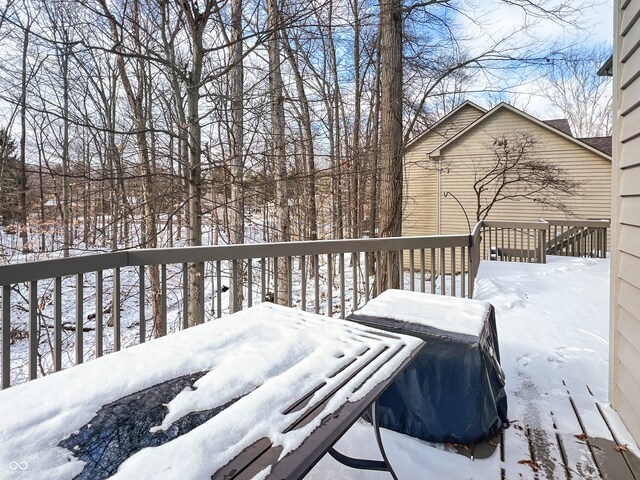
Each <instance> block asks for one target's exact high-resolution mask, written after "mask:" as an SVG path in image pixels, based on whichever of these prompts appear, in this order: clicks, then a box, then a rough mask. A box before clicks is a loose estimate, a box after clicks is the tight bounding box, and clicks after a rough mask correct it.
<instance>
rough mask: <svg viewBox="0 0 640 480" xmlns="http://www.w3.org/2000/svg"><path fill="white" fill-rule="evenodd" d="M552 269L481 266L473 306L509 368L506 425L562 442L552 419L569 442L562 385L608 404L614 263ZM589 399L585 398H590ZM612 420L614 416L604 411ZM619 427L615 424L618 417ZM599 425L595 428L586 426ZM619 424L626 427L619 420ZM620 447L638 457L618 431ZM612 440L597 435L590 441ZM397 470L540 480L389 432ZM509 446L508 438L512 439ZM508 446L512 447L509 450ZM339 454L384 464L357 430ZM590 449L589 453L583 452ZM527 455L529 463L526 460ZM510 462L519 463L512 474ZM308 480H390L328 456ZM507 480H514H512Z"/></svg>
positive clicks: (361, 428) (556, 261)
mask: <svg viewBox="0 0 640 480" xmlns="http://www.w3.org/2000/svg"><path fill="white" fill-rule="evenodd" d="M547 262H548V263H546V264H522V263H510V262H482V264H481V265H480V271H479V273H478V277H477V280H476V290H475V296H474V298H476V299H479V300H485V301H488V302H490V303H492V304H493V305H494V307H495V308H496V322H497V328H498V339H499V342H500V353H501V358H502V367H503V369H504V371H505V374H506V381H507V393H508V399H509V419H510V420H511V421H514V420H515V421H519V422H521V423H523V424H524V423H526V424H528V425H530V426H532V427H533V428H539V429H541V430H544V431H545V433H546V434H548V435H550V436H551V435H553V436H555V433H556V432H554V431H553V427H552V425H553V422H551V421H549V418H548V412H549V411H550V410H551V411H554V414H555V416H554V419H555V422H556V426H557V428H558V430H557V432H558V433H559V434H561V435H567V437H568V438H573V436H574V435H575V434H577V433H579V432H578V431H576V430H575V428H576V426H575V422H576V421H575V417H572V415H573V413H572V412H571V411H569V410H570V409H568V408H566V406H564V405H558V404H559V403H560V402H564V401H565V400H566V398H567V396H566V389H567V387H565V386H564V384H563V381H565V382H566V384H567V386H570V387H571V388H579V387H582V388H584V387H585V385H588V386H589V388H590V389H591V391H592V392H593V395H594V396H595V398H596V399H597V400H598V401H599V402H602V403H606V402H607V385H608V356H609V346H608V337H609V261H608V260H601V259H587V258H571V257H554V256H549V257H548V258H547ZM585 391H586V389H585ZM604 408H605V410H608V411H607V415H608V416H609V417H611V416H613V417H616V415H615V413H613V412H612V411H611V410H610V409H608V407H606V406H605V407H604ZM614 420H615V418H614ZM586 421H587V422H588V423H589V424H590V425H597V424H598V423H597V422H589V419H586ZM618 422H619V420H618ZM616 424H617V429H616V430H617V431H616V433H617V435H618V437H619V439H620V440H621V443H628V444H629V445H630V446H632V447H630V450H632V451H634V452H635V453H636V454H637V453H638V450H637V449H636V447H635V445H634V444H633V440H632V439H631V437H630V435H629V434H628V432H626V431H624V429H622V428H620V426H619V423H617V422H616ZM599 433H602V435H603V436H604V434H605V433H606V432H604V431H603V432H598V431H593V430H592V431H590V432H589V435H590V436H600V435H599ZM382 435H383V441H384V444H385V447H386V450H387V455H388V457H389V460H390V462H391V463H392V465H393V466H394V469H395V470H396V473H397V474H398V477H399V478H400V480H403V479H419V478H446V479H451V480H457V479H470V478H473V479H499V478H500V469H501V468H506V469H507V471H513V472H522V473H523V475H524V478H533V474H532V473H531V470H528V472H527V468H528V466H527V465H520V464H518V463H517V462H518V458H519V457H518V456H517V455H515V456H510V458H508V459H507V462H506V463H503V462H501V461H500V457H499V451H498V450H496V451H495V452H494V454H493V455H492V456H490V457H489V458H486V459H482V460H478V459H476V460H470V459H468V458H466V457H465V456H462V455H459V454H456V453H452V452H449V451H445V449H444V448H443V447H441V446H434V445H431V444H427V443H426V442H422V441H420V440H417V439H413V438H411V437H408V436H406V435H401V434H398V433H395V432H391V431H387V430H384V431H383V434H382ZM506 437H507V438H508V435H506ZM508 447H509V444H508V442H507V441H505V448H508ZM337 448H338V449H339V450H340V451H342V452H343V453H346V454H348V455H352V456H361V457H368V458H376V459H378V458H380V455H379V453H377V448H376V446H375V440H374V436H373V432H372V430H371V427H369V426H368V425H366V424H364V423H357V424H356V425H354V427H353V428H352V429H351V430H349V432H347V434H346V435H345V436H344V437H343V438H342V439H341V440H340V442H339V443H338V445H337ZM585 448H586V447H585ZM525 453H528V452H523V458H522V459H525ZM509 462H511V463H512V464H511V465H510V464H509ZM554 476H555V475H554ZM306 478H308V479H317V480H320V479H327V478H331V479H377V478H380V479H388V478H390V476H389V474H388V473H384V472H365V471H356V470H352V469H349V468H347V467H343V466H342V465H340V464H339V463H337V462H336V461H334V460H333V459H332V458H331V457H329V456H325V457H324V458H323V459H322V460H321V461H320V462H319V463H318V465H316V467H315V468H314V470H312V471H311V472H310V473H309V475H308V476H307V477H306ZM507 478H511V477H510V476H509V475H507Z"/></svg>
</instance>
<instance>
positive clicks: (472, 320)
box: [354, 290, 491, 337]
mask: <svg viewBox="0 0 640 480" xmlns="http://www.w3.org/2000/svg"><path fill="white" fill-rule="evenodd" d="M490 308H491V305H490V304H489V303H488V302H482V301H479V300H470V299H467V298H457V297H449V296H442V295H432V294H430V293H420V292H411V291H406V290H386V291H384V292H382V293H381V294H380V295H378V296H377V297H376V298H375V299H373V300H372V301H370V302H369V303H367V304H366V305H365V306H364V307H362V308H361V309H360V310H358V311H356V312H354V315H355V316H358V315H360V316H367V317H378V318H388V319H393V320H399V321H403V322H409V323H415V324H418V325H425V326H429V327H433V328H435V329H437V330H441V331H444V332H454V333H459V334H462V335H470V336H474V337H477V336H478V335H480V332H481V330H482V327H483V325H484V322H485V319H486V318H487V315H488V314H489V309H490Z"/></svg>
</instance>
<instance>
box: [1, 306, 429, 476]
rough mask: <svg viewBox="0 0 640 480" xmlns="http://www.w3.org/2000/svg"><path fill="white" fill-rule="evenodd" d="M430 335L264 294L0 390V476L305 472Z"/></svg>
mask: <svg viewBox="0 0 640 480" xmlns="http://www.w3.org/2000/svg"><path fill="white" fill-rule="evenodd" d="M423 346H424V343H423V341H422V340H420V339H417V338H415V337H411V336H406V335H396V334H388V333H386V332H382V331H379V330H376V329H373V328H370V327H367V326H362V325H357V324H354V323H352V322H346V321H343V320H337V319H332V318H325V317H320V316H317V315H314V314H309V313H305V312H301V311H297V310H293V309H289V308H286V307H280V306H277V305H273V304H269V303H267V304H261V305H258V306H256V307H253V308H251V309H248V310H245V311H242V312H239V313H237V314H234V315H231V316H229V317H226V318H223V319H220V320H215V321H213V322H210V323H206V324H204V325H200V326H198V327H194V328H190V329H188V330H185V331H182V332H179V333H175V334H173V335H169V336H167V337H164V338H161V339H158V340H154V341H152V342H148V343H145V344H142V345H139V346H136V347H132V348H129V349H126V350H123V351H121V352H118V353H114V354H110V355H107V356H105V357H102V358H99V359H97V360H92V361H90V362H88V363H85V364H82V365H79V366H76V367H73V368H71V369H69V370H65V371H63V372H60V373H56V374H53V375H49V376H47V377H44V378H41V379H39V380H35V381H32V382H29V383H26V384H23V385H19V386H16V387H12V388H10V389H8V390H3V391H1V392H0V446H1V448H0V478H16V479H22V478H34V479H38V480H46V479H72V478H76V479H91V480H97V479H101V478H116V479H135V480H140V479H145V478H148V479H180V480H187V479H189V480H192V479H210V478H214V479H218V478H243V479H244V478H247V479H248V478H278V479H280V478H287V479H294V478H300V477H302V476H303V475H304V474H305V473H306V472H307V471H308V470H309V469H310V468H311V467H312V466H313V465H314V464H315V463H316V462H317V461H318V460H319V459H320V458H321V457H322V456H323V455H324V454H325V453H326V452H327V451H330V452H331V453H332V455H334V456H335V457H338V458H340V454H338V453H337V452H334V451H333V450H330V449H331V447H332V445H333V444H334V443H335V442H336V441H337V439H339V438H340V436H341V435H342V434H343V433H344V432H345V431H346V430H347V429H348V428H349V427H350V426H351V425H352V424H353V422H354V421H355V420H356V419H357V418H358V417H359V416H360V415H361V414H362V413H363V411H364V410H365V409H367V408H368V406H369V405H372V404H374V405H375V403H376V402H375V401H376V399H377V398H378V397H379V396H380V394H381V393H382V392H383V391H384V389H385V388H386V387H387V386H388V385H389V384H390V383H391V382H392V381H393V379H394V378H395V377H396V376H397V374H398V373H399V372H401V371H402V369H403V368H404V367H405V366H406V365H407V364H408V363H409V362H410V360H411V359H412V358H413V357H414V356H415V355H416V354H417V353H418V352H419V351H420V350H421V349H422V347H423ZM378 433H379V432H378ZM383 458H385V456H384V452H383ZM343 460H346V461H347V463H349V461H350V459H348V458H346V457H345V458H343ZM351 460H353V459H351ZM352 463H355V464H356V465H357V464H358V462H357V461H353V462H352ZM365 466H368V467H372V466H373V467H374V468H378V469H388V467H389V465H388V462H386V460H385V462H380V461H378V462H372V463H370V464H368V465H365Z"/></svg>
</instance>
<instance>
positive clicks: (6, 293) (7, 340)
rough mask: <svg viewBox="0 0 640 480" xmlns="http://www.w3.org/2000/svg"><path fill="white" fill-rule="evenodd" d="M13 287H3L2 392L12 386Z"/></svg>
mask: <svg viewBox="0 0 640 480" xmlns="http://www.w3.org/2000/svg"><path fill="white" fill-rule="evenodd" d="M10 335H11V285H3V286H2V359H0V360H1V361H2V382H1V383H0V390H1V389H4V388H9V387H10V386H11V336H10Z"/></svg>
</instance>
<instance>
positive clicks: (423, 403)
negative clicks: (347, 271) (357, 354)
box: [347, 291, 507, 444]
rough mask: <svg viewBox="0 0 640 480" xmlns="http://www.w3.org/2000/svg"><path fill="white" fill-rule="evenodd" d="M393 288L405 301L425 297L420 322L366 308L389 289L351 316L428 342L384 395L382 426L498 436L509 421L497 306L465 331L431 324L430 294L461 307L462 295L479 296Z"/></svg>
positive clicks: (461, 438) (433, 435)
mask: <svg viewBox="0 0 640 480" xmlns="http://www.w3.org/2000/svg"><path fill="white" fill-rule="evenodd" d="M389 292H395V293H393V294H391V293H390V295H396V298H397V296H398V295H400V296H401V297H402V301H403V303H404V302H407V301H409V302H410V301H411V300H412V298H414V299H417V298H420V302H419V305H416V307H417V308H419V311H416V314H417V315H420V316H421V317H423V318H421V320H420V323H414V322H410V321H406V320H405V321H403V320H396V319H394V318H389V317H390V315H386V316H384V317H378V316H369V315H363V314H362V313H366V312H367V311H369V312H371V311H375V308H374V309H373V310H372V308H371V307H375V305H376V301H383V297H385V294H386V293H387V292H385V293H383V294H381V296H379V297H378V298H376V299H374V300H372V301H371V302H369V304H367V306H366V307H365V308H364V309H362V310H360V311H357V312H355V313H354V314H352V315H350V316H349V317H347V319H348V320H352V321H355V322H358V323H361V324H365V325H369V326H372V327H376V328H380V329H383V330H386V331H389V332H397V333H404V334H409V335H414V336H416V337H420V338H422V339H424V340H425V341H426V342H427V346H426V348H425V349H424V350H423V351H422V353H421V354H420V355H419V356H418V357H416V358H415V359H414V360H413V362H412V363H411V364H409V365H408V366H407V368H406V369H405V370H404V372H402V373H401V374H400V376H399V377H398V378H397V380H396V381H395V382H394V383H393V384H392V385H391V386H390V387H389V388H388V389H387V390H386V391H385V392H384V393H383V394H382V396H381V397H380V409H379V414H380V426H382V427H384V428H389V429H391V430H395V431H396V432H400V433H405V434H407V435H411V436H412V437H416V438H421V439H423V440H427V441H432V442H450V443H459V444H473V443H476V442H479V441H482V440H484V439H487V438H490V437H493V436H494V435H495V434H496V433H498V432H499V431H500V430H501V429H502V428H503V426H505V424H506V422H507V396H506V393H505V390H504V373H503V371H502V368H501V367H500V352H499V349H498V335H497V331H496V322H495V311H494V308H493V306H491V305H490V304H486V312H485V315H484V317H485V318H484V319H483V323H482V328H481V330H480V332H479V334H478V335H469V334H461V333H456V332H449V331H445V330H442V329H437V328H434V327H432V326H429V316H430V315H432V314H433V313H430V311H429V308H428V303H429V302H428V299H429V298H432V299H433V300H434V301H436V302H438V303H439V304H441V303H442V302H443V301H445V302H446V301H449V299H450V301H451V309H455V308H456V307H459V306H460V302H461V301H462V302H464V301H473V300H464V299H460V298H451V297H442V296H431V295H429V294H425V293H417V292H399V291H389ZM416 295H419V296H420V297H415V296H416ZM425 296H426V297H425ZM378 299H380V300H378ZM425 299H427V303H426V304H425ZM440 306H441V305H440ZM434 310H436V311H437V310H438V308H436V309H434ZM452 311H455V310H452ZM360 312H362V313H360ZM450 315H451V313H449V314H448V316H450ZM436 323H437V322H436ZM440 323H441V322H440ZM439 326H441V325H439Z"/></svg>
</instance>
